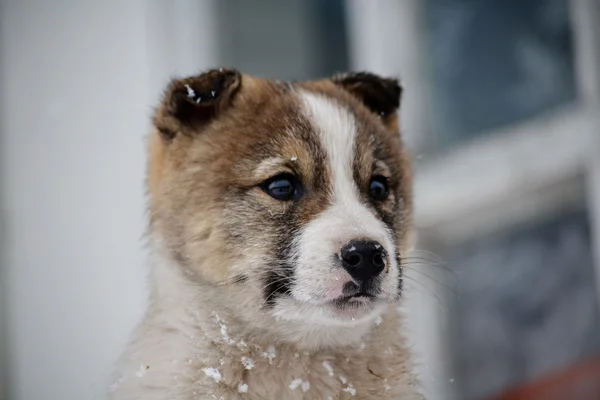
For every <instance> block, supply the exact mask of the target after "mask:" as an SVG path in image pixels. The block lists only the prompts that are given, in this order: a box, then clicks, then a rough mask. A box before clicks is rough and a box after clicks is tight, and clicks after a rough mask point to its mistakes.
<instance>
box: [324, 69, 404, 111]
mask: <svg viewBox="0 0 600 400" xmlns="http://www.w3.org/2000/svg"><path fill="white" fill-rule="evenodd" d="M331 80H332V81H333V82H334V83H335V84H337V85H339V86H341V87H343V88H344V89H346V90H347V91H348V92H350V93H352V94H353V95H354V96H356V97H357V98H358V99H359V100H360V101H362V102H363V103H364V105H365V106H367V108H368V109H369V110H371V111H373V112H374V113H375V114H377V115H380V116H382V117H387V116H389V115H391V114H394V113H395V112H396V111H397V110H398V108H399V107H400V97H401V96H402V87H401V86H400V84H399V83H398V80H397V79H391V78H382V77H380V76H378V75H375V74H371V73H368V72H356V73H347V74H339V75H335V76H333V77H332V78H331Z"/></svg>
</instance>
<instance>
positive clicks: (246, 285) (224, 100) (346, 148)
mask: <svg viewBox="0 0 600 400" xmlns="http://www.w3.org/2000/svg"><path fill="white" fill-rule="evenodd" d="M400 96H401V88H400V86H399V85H398V82H397V81H396V80H393V79H384V78H381V77H378V76H375V75H372V74H368V73H357V74H346V75H338V76H334V77H332V78H330V79H324V80H320V81H312V82H302V83H282V82H275V81H268V80H263V79H258V78H254V77H250V76H247V75H241V74H239V73H238V72H237V71H234V70H224V69H220V70H212V71H208V72H206V73H203V74H201V75H198V76H193V77H190V78H186V79H181V80H175V81H173V82H172V83H171V84H170V85H169V87H168V88H167V90H166V93H165V96H164V100H163V102H162V104H161V105H160V106H159V108H158V110H157V112H156V115H155V118H154V125H155V128H156V131H155V133H153V134H152V135H151V137H150V149H149V151H150V163H149V174H148V186H149V197H150V217H151V230H152V233H153V235H155V236H157V237H159V238H160V241H161V243H162V245H163V246H164V248H165V249H166V251H167V253H168V254H169V256H170V257H171V258H172V259H173V260H175V261H176V263H177V265H178V266H180V267H181V268H182V269H184V270H185V271H186V272H187V273H188V275H189V276H190V279H193V280H195V281H196V282H197V283H200V284H202V285H204V286H205V287H211V288H215V289H216V288H218V289H217V290H222V292H223V293H226V294H227V296H226V297H227V298H230V299H232V301H235V302H236V306H235V308H236V309H237V310H239V313H240V314H244V315H254V316H256V315H257V314H256V313H260V315H262V316H265V317H269V316H271V317H277V319H279V320H281V319H283V320H287V321H290V320H293V321H298V320H300V321H301V322H302V323H305V324H307V325H310V326H313V327H314V325H315V324H317V325H325V326H332V325H351V324H355V323H357V322H358V321H362V320H368V319H372V318H374V317H375V316H377V315H378V312H379V311H380V310H381V309H382V308H383V307H384V306H385V305H386V304H390V303H392V302H395V301H396V300H397V299H398V298H399V296H400V294H401V290H402V271H401V265H400V260H401V258H402V257H403V255H404V253H405V251H407V247H408V241H409V234H410V232H411V223H412V221H411V220H412V201H411V173H410V168H409V162H408V156H407V154H406V152H405V149H404V147H403V145H402V142H401V139H400V134H399V129H398V120H397V110H398V107H399V103H400ZM273 323H276V321H275V319H273Z"/></svg>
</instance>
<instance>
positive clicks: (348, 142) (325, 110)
mask: <svg viewBox="0 0 600 400" xmlns="http://www.w3.org/2000/svg"><path fill="white" fill-rule="evenodd" d="M300 97H301V99H302V104H303V106H304V112H305V113H306V115H307V116H308V118H309V120H310V121H311V122H312V124H313V129H315V130H316V131H317V132H316V133H317V134H318V135H319V139H320V142H321V144H322V146H323V149H324V150H325V152H326V153H327V158H328V160H329V167H330V168H331V174H332V182H331V183H332V185H333V192H334V195H335V200H337V201H346V200H349V199H351V198H353V197H356V196H357V195H358V193H357V189H356V184H355V183H354V178H353V176H352V175H353V173H352V171H353V160H354V142H355V139H356V121H355V119H354V115H352V114H351V113H350V112H349V110H347V109H346V108H344V107H342V106H341V105H340V104H338V103H337V102H335V101H334V100H333V99H328V98H327V97H325V96H321V95H318V94H314V93H310V92H304V91H303V92H300Z"/></svg>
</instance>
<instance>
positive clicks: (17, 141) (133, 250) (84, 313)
mask: <svg viewBox="0 0 600 400" xmlns="http://www.w3.org/2000/svg"><path fill="white" fill-rule="evenodd" d="M205 3H206V4H204V5H198V2H195V1H192V0H182V1H177V2H175V3H174V4H173V3H171V2H169V1H151V0H148V1H140V0H130V1H119V2H117V1H106V2H99V1H97V2H91V1H87V2H82V1H66V0H64V1H32V0H20V1H17V0H2V2H1V3H0V5H1V9H0V11H1V17H0V18H1V19H0V27H1V32H0V45H1V47H0V60H1V61H0V63H1V68H0V74H1V75H0V87H1V88H2V90H1V92H0V96H1V97H0V185H2V186H1V187H0V195H1V197H0V200H1V202H0V213H2V214H1V215H0V222H2V224H3V225H2V226H0V228H1V229H0V240H2V243H0V245H1V246H2V249H3V250H4V251H3V253H2V260H0V261H2V262H3V263H4V264H3V266H4V267H5V268H4V271H2V272H4V276H2V279H4V282H3V287H2V289H6V293H2V295H3V297H4V298H3V299H2V300H6V301H7V302H8V307H7V311H8V312H7V314H8V315H7V317H6V318H5V320H4V321H0V328H2V327H7V330H6V332H7V335H8V342H7V343H8V346H7V348H8V352H9V358H8V360H4V361H5V364H6V365H8V366H10V368H9V379H8V383H9V386H10V393H11V395H10V398H11V399H16V400H20V399H23V400H34V399H35V400H37V399H44V400H53V399H57V400H68V399H77V400H80V399H92V398H102V397H101V393H103V390H104V389H105V386H106V384H107V379H108V374H109V373H110V369H111V365H112V363H113V362H114V361H115V358H116V357H117V356H118V354H119V352H120V350H121V348H122V346H123V345H124V343H125V342H126V340H127V337H128V334H129V331H130V329H131V327H132V326H133V324H134V323H135V322H136V320H137V319H138V318H139V316H140V314H141V310H142V309H143V305H144V302H145V291H144V278H145V268H144V252H143V249H142V244H143V241H142V237H141V236H142V233H143V231H144V227H145V216H144V199H143V190H144V188H143V172H144V163H145V160H144V158H145V155H144V148H143V137H144V136H145V134H146V132H147V130H148V126H149V116H150V114H151V112H152V107H151V106H152V105H154V103H155V102H156V101H157V99H158V94H159V90H160V88H161V87H162V86H163V85H164V84H165V83H166V79H167V77H168V75H171V74H172V73H174V72H177V71H179V72H186V73H187V72H191V69H192V66H193V69H194V70H196V69H200V68H202V67H205V66H206V65H208V64H210V62H211V61H213V60H214V57H213V54H212V53H211V52H212V49H211V47H210V43H212V41H211V38H210V35H209V36H206V35H202V29H204V28H203V25H202V19H203V18H207V19H208V20H210V18H208V16H209V13H208V12H202V9H204V8H206V7H208V6H209V5H210V2H205ZM209 11H210V10H209ZM198 12H200V14H196V16H194V13H198ZM186 18H188V19H193V20H194V21H196V22H198V23H199V25H198V26H199V27H200V28H198V27H195V26H193V25H190V24H188V25H186V23H187V21H186ZM174 37H177V38H179V39H178V40H177V41H174V40H173V38H174ZM201 59H202V60H204V63H202V62H200V60H201ZM0 314H1V313H0ZM0 316H1V315H0ZM1 339H2V338H1V335H0V340H1ZM0 350H1V346H0ZM0 356H1V352H0ZM0 367H1V365H0ZM0 372H1V368H0ZM1 383H2V378H0V388H1ZM0 398H2V393H1V392H0Z"/></svg>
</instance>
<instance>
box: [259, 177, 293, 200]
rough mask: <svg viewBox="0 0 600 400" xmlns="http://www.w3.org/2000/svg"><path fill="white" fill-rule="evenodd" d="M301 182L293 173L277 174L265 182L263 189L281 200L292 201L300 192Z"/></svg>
mask: <svg viewBox="0 0 600 400" xmlns="http://www.w3.org/2000/svg"><path fill="white" fill-rule="evenodd" d="M299 186H300V185H299V183H298V180H297V179H296V177H294V176H293V175H291V174H281V175H277V176H275V177H273V178H271V179H269V180H267V181H266V182H265V183H264V184H263V190H264V191H265V192H266V193H267V194H268V195H269V196H271V197H272V198H274V199H276V200H279V201H290V200H293V199H294V198H295V197H297V196H298V195H299V193H300V190H299Z"/></svg>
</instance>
